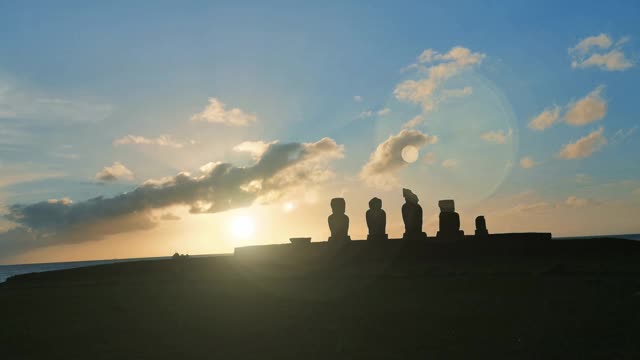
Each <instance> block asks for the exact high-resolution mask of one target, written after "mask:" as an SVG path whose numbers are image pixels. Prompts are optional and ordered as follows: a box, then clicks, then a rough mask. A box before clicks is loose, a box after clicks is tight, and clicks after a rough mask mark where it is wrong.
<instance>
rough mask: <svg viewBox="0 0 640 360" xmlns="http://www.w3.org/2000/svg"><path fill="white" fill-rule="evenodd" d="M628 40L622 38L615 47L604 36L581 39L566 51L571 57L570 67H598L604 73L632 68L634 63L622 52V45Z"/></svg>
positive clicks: (609, 39) (607, 37) (606, 36)
mask: <svg viewBox="0 0 640 360" xmlns="http://www.w3.org/2000/svg"><path fill="white" fill-rule="evenodd" d="M628 39H629V38H628V37H625V38H622V39H620V40H618V41H617V42H616V43H615V45H614V43H613V40H612V39H611V38H610V37H609V35H606V34H600V35H597V36H589V37H587V38H585V39H582V40H581V41H580V42H579V43H578V44H577V45H576V46H574V47H572V48H569V50H568V51H569V55H571V67H572V68H574V69H584V68H588V67H598V68H600V69H602V70H605V71H623V70H626V69H628V68H630V67H632V66H634V63H632V62H631V61H630V60H629V59H628V58H627V57H626V56H625V54H624V52H622V45H623V44H624V43H626V42H627V40H628ZM612 45H613V48H612Z"/></svg>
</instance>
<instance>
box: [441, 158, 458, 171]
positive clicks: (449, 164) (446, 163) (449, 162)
mask: <svg viewBox="0 0 640 360" xmlns="http://www.w3.org/2000/svg"><path fill="white" fill-rule="evenodd" d="M456 166H458V160H457V159H445V160H443V161H442V167H443V168H446V169H451V168H454V167H456Z"/></svg>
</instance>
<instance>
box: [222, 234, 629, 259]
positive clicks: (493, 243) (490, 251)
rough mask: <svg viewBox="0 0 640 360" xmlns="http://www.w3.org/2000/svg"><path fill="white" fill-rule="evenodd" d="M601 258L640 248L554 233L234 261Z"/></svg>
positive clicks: (256, 249)
mask: <svg viewBox="0 0 640 360" xmlns="http://www.w3.org/2000/svg"><path fill="white" fill-rule="evenodd" d="M603 255H619V256H639V255H640V242H638V241H633V240H625V239H618V238H590V239H578V240H552V238H551V234H550V233H511V234H491V235H489V236H488V237H487V238H483V239H482V240H479V239H475V238H474V236H469V235H467V236H465V237H464V240H459V241H443V240H438V239H437V238H433V237H430V238H428V240H426V241H420V242H415V241H403V240H401V239H390V240H388V241H382V242H373V241H366V240H354V241H348V242H343V243H337V244H334V243H329V242H326V241H323V242H311V243H308V244H302V245H299V244H297V245H296V244H274V245H259V246H246V247H239V248H236V249H235V252H234V258H235V259H237V260H240V261H250V262H276V263H288V262H299V261H303V262H309V261H310V262H315V261H319V262H324V261H328V262H333V261H337V262H358V261H372V260H379V261H396V260H401V261H402V260H413V261H415V260H419V261H422V260H424V261H429V260H446V259H470V258H477V257H547V258H548V257H556V256H558V257H576V256H578V257H584V256H587V257H598V256H603Z"/></svg>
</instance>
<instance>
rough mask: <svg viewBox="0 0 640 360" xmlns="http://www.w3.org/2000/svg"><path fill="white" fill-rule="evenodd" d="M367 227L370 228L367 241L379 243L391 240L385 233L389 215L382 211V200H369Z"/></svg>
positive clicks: (375, 198)
mask: <svg viewBox="0 0 640 360" xmlns="http://www.w3.org/2000/svg"><path fill="white" fill-rule="evenodd" d="M367 227H369V235H368V236H367V240H373V241H379V240H388V239H389V236H388V235H387V234H386V232H385V229H386V227H387V213H386V212H385V211H384V210H382V200H380V199H378V198H377V197H374V198H373V199H371V200H369V210H367Z"/></svg>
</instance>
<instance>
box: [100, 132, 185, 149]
mask: <svg viewBox="0 0 640 360" xmlns="http://www.w3.org/2000/svg"><path fill="white" fill-rule="evenodd" d="M113 145H157V146H168V147H173V148H181V147H183V146H184V145H183V144H182V143H180V142H178V141H176V140H174V139H173V138H171V136H170V135H160V136H158V137H155V138H146V137H144V136H139V135H125V136H123V137H121V138H119V139H116V140H114V141H113Z"/></svg>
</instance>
